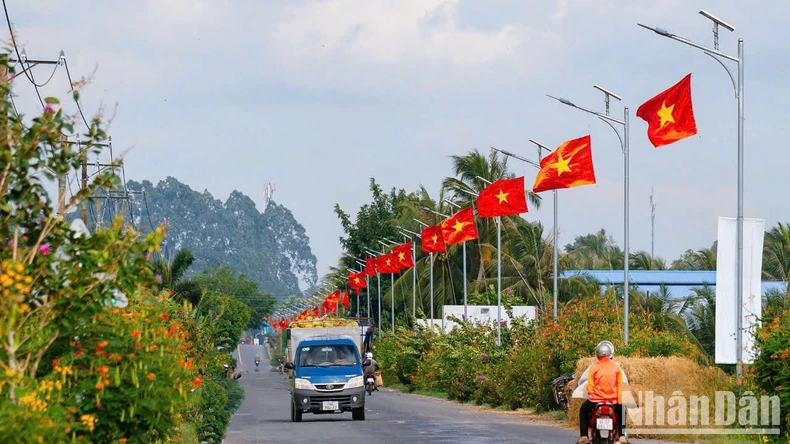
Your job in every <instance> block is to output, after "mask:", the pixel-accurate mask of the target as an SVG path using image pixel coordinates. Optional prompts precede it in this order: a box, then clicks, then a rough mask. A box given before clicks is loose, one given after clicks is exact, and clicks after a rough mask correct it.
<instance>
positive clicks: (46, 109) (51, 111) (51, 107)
mask: <svg viewBox="0 0 790 444" xmlns="http://www.w3.org/2000/svg"><path fill="white" fill-rule="evenodd" d="M44 112H46V113H49V114H56V113H57V112H58V108H57V105H55V104H54V103H47V104H46V106H44Z"/></svg>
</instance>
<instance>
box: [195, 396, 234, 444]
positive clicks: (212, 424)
mask: <svg viewBox="0 0 790 444" xmlns="http://www.w3.org/2000/svg"><path fill="white" fill-rule="evenodd" d="M202 387H203V388H202V390H203V393H202V399H201V402H200V406H199V408H200V411H201V412H202V413H203V417H202V418H201V420H200V424H199V425H198V435H199V436H200V440H201V441H206V442H208V443H211V444H215V443H217V444H218V443H221V442H222V437H223V436H224V435H225V429H226V427H227V426H228V422H230V417H231V412H230V410H228V402H229V401H228V395H227V392H226V391H225V389H224V388H223V387H222V385H220V384H219V383H217V382H215V381H207V382H206V383H204V384H203V386H202Z"/></svg>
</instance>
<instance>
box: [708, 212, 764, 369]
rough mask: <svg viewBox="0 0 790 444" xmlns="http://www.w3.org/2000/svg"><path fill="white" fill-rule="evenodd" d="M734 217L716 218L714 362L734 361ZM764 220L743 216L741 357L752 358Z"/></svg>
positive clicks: (759, 310)
mask: <svg viewBox="0 0 790 444" xmlns="http://www.w3.org/2000/svg"><path fill="white" fill-rule="evenodd" d="M736 230H737V228H736V219H735V218H733V217H720V218H719V233H718V245H717V247H716V352H715V361H716V363H717V364H736V363H737V351H736V348H737V347H736V344H737V341H736V330H737V322H736V319H737V315H736V308H737V306H736V305H735V304H736V302H735V298H736V291H735V288H736V286H735V282H736V276H737V274H736V273H737V268H738V248H737V239H736ZM764 235H765V220H763V219H744V220H743V300H742V301H740V303H741V305H742V307H743V311H742V315H743V316H742V319H743V321H742V327H743V331H742V344H741V345H742V350H743V352H742V359H743V362H744V363H745V364H751V363H753V362H754V358H755V356H754V330H755V327H756V326H757V324H758V322H759V318H760V317H761V316H762V285H761V283H762V281H761V274H762V266H763V237H764Z"/></svg>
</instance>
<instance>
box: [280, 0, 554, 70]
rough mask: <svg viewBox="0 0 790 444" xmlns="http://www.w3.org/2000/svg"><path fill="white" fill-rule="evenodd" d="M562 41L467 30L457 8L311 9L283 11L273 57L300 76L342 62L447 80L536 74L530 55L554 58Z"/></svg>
mask: <svg viewBox="0 0 790 444" xmlns="http://www.w3.org/2000/svg"><path fill="white" fill-rule="evenodd" d="M558 41H559V37H558V36H557V35H556V34H555V33H554V32H552V31H550V30H546V29H543V30H538V29H532V28H530V27H527V26H525V25H523V24H519V23H516V22H514V23H508V24H504V25H501V26H499V27H498V28H496V29H493V30H481V29H474V28H470V27H468V26H463V25H462V24H461V20H460V17H459V0H403V1H398V2H391V1H385V0H370V1H366V2H357V1H353V0H328V1H323V2H309V3H306V4H300V5H292V6H288V7H285V8H283V9H282V10H280V11H278V14H277V19H276V21H275V24H274V29H273V31H272V49H273V52H274V54H275V56H276V57H277V58H278V59H279V60H280V62H282V63H284V64H287V65H290V67H291V68H292V69H296V70H299V69H304V67H306V66H313V67H315V68H317V69H322V68H325V67H326V63H327V62H342V63H354V64H362V65H372V66H373V67H378V68H389V69H391V70H395V71H398V72H401V71H404V70H405V71H408V72H413V71H415V70H417V71H422V69H424V68H428V67H433V68H437V69H438V70H439V71H442V73H443V75H450V74H460V73H464V74H469V73H473V72H479V71H481V70H484V71H485V72H487V73H490V72H492V71H495V69H496V67H497V66H502V65H503V66H510V67H516V68H519V69H522V70H526V69H527V68H528V67H529V68H530V70H532V71H536V70H537V69H538V67H539V66H540V65H541V64H540V63H539V61H538V60H537V59H535V58H534V57H526V53H529V54H530V55H532V56H536V55H540V54H545V53H548V52H550V51H551V48H553V47H556V46H557V45H558ZM527 60H530V63H529V64H527ZM415 65H418V66H420V68H416V67H415ZM389 74H393V73H392V72H390V73H389ZM422 74H427V73H425V72H422ZM440 77H441V76H440Z"/></svg>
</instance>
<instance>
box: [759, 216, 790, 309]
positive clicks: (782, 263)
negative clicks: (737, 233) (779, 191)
mask: <svg viewBox="0 0 790 444" xmlns="http://www.w3.org/2000/svg"><path fill="white" fill-rule="evenodd" d="M763 277H764V278H766V279H770V280H775V281H784V282H788V277H790V223H782V222H779V223H778V224H776V226H775V227H773V228H771V229H770V230H769V231H768V232H767V233H765V244H764V246H763ZM788 294H790V288H789V289H788Z"/></svg>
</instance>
